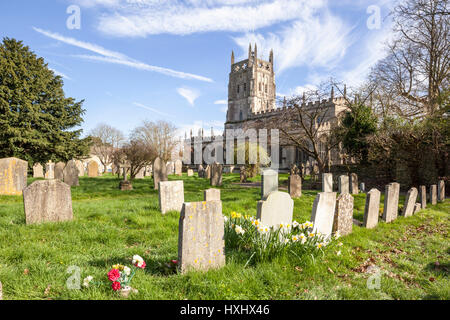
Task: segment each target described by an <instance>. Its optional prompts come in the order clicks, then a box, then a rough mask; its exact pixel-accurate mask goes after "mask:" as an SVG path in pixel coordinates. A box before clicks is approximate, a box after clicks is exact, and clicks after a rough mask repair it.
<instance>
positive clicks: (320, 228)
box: [311, 192, 336, 237]
mask: <svg viewBox="0 0 450 320" xmlns="http://www.w3.org/2000/svg"><path fill="white" fill-rule="evenodd" d="M335 210H336V192H319V193H318V194H317V196H316V198H315V199H314V203H313V208H312V213H311V222H312V223H313V224H314V227H313V230H314V232H320V233H321V234H322V235H323V236H324V237H329V236H331V233H332V231H333V220H334V213H335Z"/></svg>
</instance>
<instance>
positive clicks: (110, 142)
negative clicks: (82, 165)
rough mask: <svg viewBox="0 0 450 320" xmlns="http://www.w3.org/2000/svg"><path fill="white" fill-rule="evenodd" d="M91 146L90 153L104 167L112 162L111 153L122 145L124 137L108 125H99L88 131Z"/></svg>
mask: <svg viewBox="0 0 450 320" xmlns="http://www.w3.org/2000/svg"><path fill="white" fill-rule="evenodd" d="M89 135H90V136H91V137H92V141H93V145H92V148H91V153H92V154H93V155H96V156H97V157H98V158H99V159H100V162H101V163H102V165H103V167H104V172H106V167H107V166H108V165H110V164H111V163H112V162H113V153H114V152H115V151H116V150H117V149H118V148H119V147H120V146H121V145H122V144H123V142H124V141H125V137H124V135H123V133H122V132H121V131H120V130H118V129H116V128H114V127H111V126H110V125H107V124H104V123H100V124H98V125H97V127H95V128H94V129H92V130H91V131H90V134H89Z"/></svg>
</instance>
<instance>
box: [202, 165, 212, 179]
mask: <svg viewBox="0 0 450 320" xmlns="http://www.w3.org/2000/svg"><path fill="white" fill-rule="evenodd" d="M203 178H206V179H211V166H210V165H209V164H208V165H207V166H206V169H205V172H204V174H203Z"/></svg>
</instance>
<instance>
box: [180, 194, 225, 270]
mask: <svg viewBox="0 0 450 320" xmlns="http://www.w3.org/2000/svg"><path fill="white" fill-rule="evenodd" d="M178 263H179V266H180V269H181V272H182V273H184V272H186V271H189V270H208V269H213V268H220V267H223V266H224V265H225V240H224V219H223V215H222V202H221V201H205V202H191V203H184V204H183V207H182V210H181V215H180V223H179V232H178Z"/></svg>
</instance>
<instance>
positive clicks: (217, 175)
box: [210, 162, 223, 187]
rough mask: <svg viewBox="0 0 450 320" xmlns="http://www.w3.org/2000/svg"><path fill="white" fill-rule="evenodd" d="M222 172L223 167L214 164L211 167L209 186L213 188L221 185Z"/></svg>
mask: <svg viewBox="0 0 450 320" xmlns="http://www.w3.org/2000/svg"><path fill="white" fill-rule="evenodd" d="M222 171H223V165H221V164H219V163H217V162H215V163H213V164H212V165H211V179H210V184H211V186H213V187H216V186H221V185H222Z"/></svg>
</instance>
